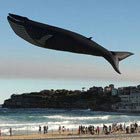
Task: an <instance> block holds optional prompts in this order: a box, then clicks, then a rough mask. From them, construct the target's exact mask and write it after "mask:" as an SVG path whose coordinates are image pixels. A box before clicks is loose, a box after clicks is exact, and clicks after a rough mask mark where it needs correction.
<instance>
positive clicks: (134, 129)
mask: <svg viewBox="0 0 140 140" xmlns="http://www.w3.org/2000/svg"><path fill="white" fill-rule="evenodd" d="M139 128H140V127H139V126H138V124H137V123H132V124H130V125H129V126H128V125H127V126H126V125H125V124H117V123H113V124H112V125H109V126H107V125H105V124H103V126H102V127H99V126H94V125H89V126H84V125H80V126H79V127H78V131H77V134H78V135H82V134H91V135H95V134H96V135H99V134H105V135H109V134H114V133H126V134H130V133H138V132H140V131H139ZM71 131H74V130H73V129H72V130H70V129H69V128H66V127H65V126H60V125H59V127H58V133H59V134H64V133H65V132H71ZM39 133H41V126H39ZM43 133H44V134H46V133H48V126H44V127H43Z"/></svg>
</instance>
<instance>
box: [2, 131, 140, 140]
mask: <svg viewBox="0 0 140 140" xmlns="http://www.w3.org/2000/svg"><path fill="white" fill-rule="evenodd" d="M0 139H1V140H27V139H28V140H39V139H42V140H46V139H47V140H48V139H49V140H55V139H60V140H61V139H63V140H65V139H69V140H73V139H77V140H81V139H82V140H84V139H85V140H87V139H88V140H92V139H94V140H96V139H97V140H98V139H100V140H140V134H139V133H134V134H124V133H123V134H122V133H117V134H110V135H104V134H100V135H97V134H95V135H90V134H84V135H83V134H81V135H78V134H77V132H76V131H75V132H73V134H72V133H67V132H66V133H63V134H59V133H58V132H53V133H48V134H30V135H16V136H1V137H0Z"/></svg>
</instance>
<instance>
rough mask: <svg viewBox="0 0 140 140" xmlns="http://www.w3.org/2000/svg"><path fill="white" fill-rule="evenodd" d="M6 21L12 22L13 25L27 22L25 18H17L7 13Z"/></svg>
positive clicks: (17, 16)
mask: <svg viewBox="0 0 140 140" xmlns="http://www.w3.org/2000/svg"><path fill="white" fill-rule="evenodd" d="M7 18H8V20H10V21H12V22H14V23H21V24H22V23H24V22H25V21H26V20H28V18H27V17H22V16H19V15H14V14H10V13H9V16H8V17H7Z"/></svg>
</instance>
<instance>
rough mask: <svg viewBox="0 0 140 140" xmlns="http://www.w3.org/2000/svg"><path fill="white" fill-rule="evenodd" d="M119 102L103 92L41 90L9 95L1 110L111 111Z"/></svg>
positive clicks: (114, 97) (116, 98)
mask: <svg viewBox="0 0 140 140" xmlns="http://www.w3.org/2000/svg"><path fill="white" fill-rule="evenodd" d="M118 101H120V99H119V97H117V96H111V95H110V94H105V93H103V92H101V93H98V92H95V91H91V90H88V91H80V90H75V91H71V90H64V89H63V90H43V91H40V92H32V93H24V94H21V95H15V94H13V95H11V98H10V99H7V100H5V101H4V104H3V105H2V107H3V108H65V109H72V108H77V109H78V108H79V109H88V108H90V109H93V110H104V111H106V110H112V107H111V106H112V104H114V103H116V102H118Z"/></svg>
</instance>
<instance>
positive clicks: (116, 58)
mask: <svg viewBox="0 0 140 140" xmlns="http://www.w3.org/2000/svg"><path fill="white" fill-rule="evenodd" d="M111 53H112V55H113V58H112V59H113V64H112V63H111V65H112V66H113V68H114V69H115V70H116V72H118V73H119V74H121V73H120V71H119V61H121V60H123V59H125V58H127V57H129V56H131V55H133V53H131V52H113V51H111Z"/></svg>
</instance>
